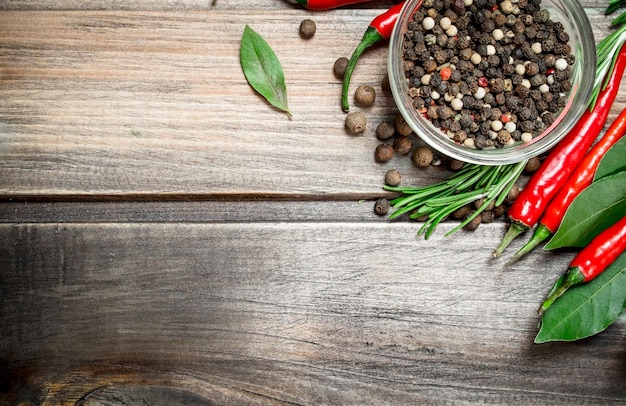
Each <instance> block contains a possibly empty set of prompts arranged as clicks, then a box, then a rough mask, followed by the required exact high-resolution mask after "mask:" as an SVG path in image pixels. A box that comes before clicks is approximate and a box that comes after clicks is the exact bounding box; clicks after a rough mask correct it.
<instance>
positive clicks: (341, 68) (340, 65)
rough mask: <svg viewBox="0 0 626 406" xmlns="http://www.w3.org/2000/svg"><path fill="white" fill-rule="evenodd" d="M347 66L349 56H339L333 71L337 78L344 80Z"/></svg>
mask: <svg viewBox="0 0 626 406" xmlns="http://www.w3.org/2000/svg"><path fill="white" fill-rule="evenodd" d="M346 66H348V58H346V57H345V56H342V57H340V58H337V60H336V61H335V64H334V65H333V73H334V74H335V77H336V78H337V79H340V80H343V75H344V73H345V72H346Z"/></svg>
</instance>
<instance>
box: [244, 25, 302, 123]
mask: <svg viewBox="0 0 626 406" xmlns="http://www.w3.org/2000/svg"><path fill="white" fill-rule="evenodd" d="M239 59H240V61H241V67H242V69H243V73H244V75H245V76H246V80H247V81H248V83H249V84H250V86H252V88H253V89H254V90H256V91H257V92H259V94H261V95H262V96H263V97H265V98H266V99H267V101H268V102H269V103H270V104H271V105H272V106H274V107H276V108H278V109H280V110H282V111H284V112H286V113H287V114H288V115H289V117H291V112H290V111H289V106H288V104H287V87H286V86H285V75H284V73H283V68H282V66H281V64H280V61H279V60H278V58H277V57H276V54H275V53H274V51H273V50H272V48H271V47H270V45H269V44H268V43H267V42H266V41H265V40H264V39H263V37H261V36H260V35H259V34H258V33H256V32H255V31H254V30H253V29H252V28H250V27H249V26H247V25H246V28H245V29H244V31H243V36H242V37H241V46H240V49H239Z"/></svg>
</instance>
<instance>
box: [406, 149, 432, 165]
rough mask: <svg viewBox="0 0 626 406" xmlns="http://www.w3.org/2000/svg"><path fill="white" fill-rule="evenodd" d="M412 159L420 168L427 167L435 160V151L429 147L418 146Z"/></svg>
mask: <svg viewBox="0 0 626 406" xmlns="http://www.w3.org/2000/svg"><path fill="white" fill-rule="evenodd" d="M411 160H412V161H413V163H414V164H415V165H416V166H418V167H419V168H426V167H427V166H429V165H430V164H431V163H432V162H433V151H432V149H430V148H428V147H417V148H415V151H413V155H412V156H411Z"/></svg>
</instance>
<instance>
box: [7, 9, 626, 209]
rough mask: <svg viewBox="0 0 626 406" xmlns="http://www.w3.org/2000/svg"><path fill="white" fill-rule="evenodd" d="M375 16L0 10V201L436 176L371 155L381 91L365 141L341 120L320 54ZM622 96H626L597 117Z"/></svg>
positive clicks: (381, 111)
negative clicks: (304, 23) (259, 86)
mask: <svg viewBox="0 0 626 406" xmlns="http://www.w3.org/2000/svg"><path fill="white" fill-rule="evenodd" d="M15 4H18V3H15ZM19 4H24V3H19ZM57 4H62V3H57ZM166 4H169V3H166ZM248 6H250V5H249V4H248ZM377 13H378V10H375V9H342V10H336V11H334V12H332V13H319V14H316V20H317V23H318V33H317V34H316V36H315V37H314V38H313V39H312V40H311V41H304V40H302V39H300V38H299V36H298V25H299V22H300V21H301V19H302V18H303V17H304V16H305V15H307V13H306V12H303V11H302V10H293V9H291V10H290V9H288V10H283V11H281V12H280V13H277V12H275V11H272V10H258V11H255V12H254V15H253V17H251V15H250V12H249V11H248V10H245V11H240V10H218V11H194V12H190V11H186V12H185V11H180V12H174V11H171V12H161V11H126V10H124V11H55V12H48V11H31V12H29V11H6V12H2V13H0V71H1V73H2V74H1V75H0V154H2V161H1V162H0V197H2V198H4V199H8V198H14V199H29V198H44V199H63V198H64V197H67V196H82V197H84V198H85V199H93V200H97V199H101V198H108V197H115V196H122V197H127V198H128V197H140V196H151V197H155V196H157V197H158V196H165V197H167V196H177V195H188V196H205V197H207V196H208V197H211V196H213V197H214V196H217V197H224V196H226V197H228V196H230V197H233V196H234V197H237V198H239V197H240V196H242V195H244V196H245V195H248V196H266V197H282V198H294V199H295V198H320V197H321V196H341V197H343V198H345V196H351V197H353V198H355V199H358V198H361V197H368V196H372V195H373V194H375V193H379V192H380V187H381V183H382V182H381V179H382V177H383V175H384V172H385V171H386V170H387V169H388V168H390V167H397V168H399V169H400V170H401V171H402V172H403V173H404V174H405V181H406V182H407V184H424V183H430V182H433V181H434V180H436V179H437V177H439V178H441V176H442V175H441V173H440V172H439V171H436V170H435V171H429V172H421V171H417V170H415V169H414V168H413V166H412V164H411V163H410V162H409V159H408V158H407V157H404V156H402V157H397V159H394V160H393V161H392V162H391V163H389V164H386V165H380V164H377V163H375V162H374V160H373V151H374V148H375V146H376V145H377V144H378V141H377V140H376V139H375V137H374V135H373V132H374V128H375V126H376V125H377V124H378V123H379V122H381V121H382V120H391V119H393V117H394V116H395V114H396V107H395V105H394V103H393V100H392V97H391V95H390V94H388V93H382V92H380V91H379V93H380V94H379V97H378V103H377V105H376V106H375V107H374V108H371V109H370V110H368V111H367V115H368V119H369V121H370V125H369V127H368V131H367V132H366V134H365V135H364V136H363V137H352V136H350V135H348V134H347V133H346V132H345V130H344V128H343V121H344V117H345V115H344V113H343V112H342V111H341V110H340V108H339V95H340V84H339V82H338V81H337V80H336V79H335V78H334V76H333V74H332V64H333V63H334V61H335V59H336V58H337V57H339V56H344V55H349V54H350V53H351V52H352V49H353V47H354V45H355V44H356V43H357V42H358V41H359V39H360V37H361V35H362V33H363V30H364V28H363V27H365V26H367V24H368V23H369V21H370V20H371V19H372V18H373V17H374V16H375V15H376V14H377ZM589 15H590V18H591V20H592V22H593V25H594V31H595V32H596V34H602V33H606V32H607V31H606V30H607V27H608V21H609V19H610V18H609V17H606V16H604V15H603V14H602V13H601V11H600V10H597V9H589ZM247 23H250V24H251V26H252V27H253V28H254V29H256V30H257V31H258V32H259V33H261V34H262V35H263V36H264V37H265V38H266V39H267V40H268V42H269V43H270V44H271V45H272V46H273V47H274V49H275V51H276V52H277V55H278V56H279V58H280V59H281V61H282V63H283V66H284V68H285V74H286V78H287V86H288V89H289V100H290V104H291V108H292V110H293V112H294V118H293V119H292V120H290V119H288V118H287V117H286V115H284V114H282V113H280V112H278V111H276V110H274V109H273V108H271V107H269V106H268V105H267V104H266V103H265V101H264V100H262V99H261V98H260V97H259V96H258V95H257V94H256V93H254V91H252V90H251V89H250V87H249V86H248V85H247V83H246V82H245V79H244V77H243V74H242V72H241V69H240V65H239V60H238V47H239V39H240V37H241V33H242V31H243V28H244V26H245V24H247ZM386 57H387V49H386V47H384V46H381V47H378V48H375V49H373V50H371V51H370V52H368V53H367V54H366V55H365V56H364V57H363V59H362V61H361V62H360V64H359V66H358V67H357V70H356V72H355V76H354V82H353V85H354V86H356V85H357V84H360V83H368V84H373V85H375V86H376V87H377V88H378V89H379V90H380V86H379V84H380V82H381V80H382V78H383V77H384V75H385V74H386ZM623 86H624V89H626V84H624V85H623ZM625 103H626V91H625V92H621V94H620V96H619V99H618V101H617V102H616V104H615V106H614V109H613V112H612V116H611V118H613V117H615V116H616V115H617V113H618V111H619V110H621V108H622V107H623V106H624V105H625Z"/></svg>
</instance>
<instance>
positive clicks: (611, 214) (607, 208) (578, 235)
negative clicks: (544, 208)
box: [544, 171, 626, 250]
mask: <svg viewBox="0 0 626 406" xmlns="http://www.w3.org/2000/svg"><path fill="white" fill-rule="evenodd" d="M625 213H626V171H621V172H618V173H616V174H613V175H609V176H606V177H604V178H602V179H599V180H597V181H595V182H593V183H592V184H591V185H589V186H588V187H587V188H585V189H584V190H583V191H582V192H581V193H580V194H579V195H578V196H577V197H576V199H574V201H573V202H572V204H571V205H570V207H569V208H568V209H567V211H566V212H565V216H564V217H563V221H562V222H561V225H560V226H559V228H558V229H557V231H556V233H555V234H554V236H552V238H551V239H550V241H548V243H547V244H546V245H545V247H544V249H546V250H552V249H557V248H564V247H584V246H586V245H587V244H589V242H590V241H591V240H592V239H593V237H595V236H596V235H598V234H599V233H600V232H602V230H604V229H606V228H607V227H609V226H610V225H612V224H614V223H615V222H616V221H617V220H619V219H620V218H622V217H623V216H624V214H625Z"/></svg>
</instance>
